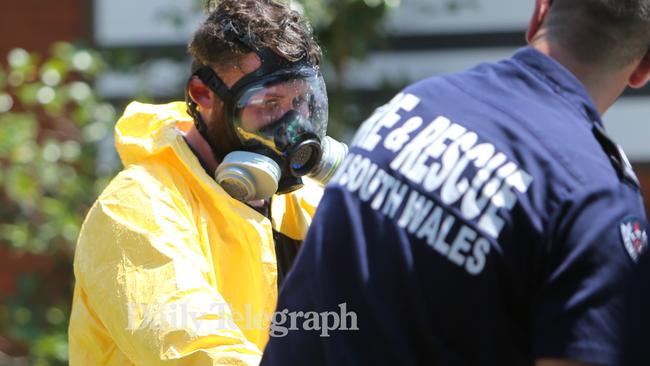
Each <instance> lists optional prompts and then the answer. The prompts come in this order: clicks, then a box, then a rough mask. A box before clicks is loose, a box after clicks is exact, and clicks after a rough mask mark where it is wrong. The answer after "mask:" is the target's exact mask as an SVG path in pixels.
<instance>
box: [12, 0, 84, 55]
mask: <svg viewBox="0 0 650 366" xmlns="http://www.w3.org/2000/svg"><path fill="white" fill-rule="evenodd" d="M90 4H92V1H84V0H58V1H52V0H46V1H43V0H18V1H11V5H8V6H3V7H2V11H0V35H1V36H0V55H2V56H3V59H2V60H0V62H2V63H4V62H5V60H4V55H6V54H7V52H8V51H9V50H11V49H13V48H16V47H21V48H25V49H27V50H29V51H39V52H41V53H44V52H46V51H47V50H48V47H49V45H50V44H52V43H53V42H56V41H71V42H74V41H79V40H86V41H88V40H89V39H90V29H91V28H90V22H89V16H88V15H89V14H90Z"/></svg>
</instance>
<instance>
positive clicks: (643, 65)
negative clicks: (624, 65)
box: [627, 50, 650, 89]
mask: <svg viewBox="0 0 650 366" xmlns="http://www.w3.org/2000/svg"><path fill="white" fill-rule="evenodd" d="M648 80H650V50H648V52H646V54H645V56H643V58H642V59H641V62H640V63H639V65H638V66H637V67H636V69H634V72H633V73H632V75H630V79H629V80H628V82H627V84H628V85H629V86H630V87H631V88H635V89H638V88H642V87H643V86H645V84H647V83H648Z"/></svg>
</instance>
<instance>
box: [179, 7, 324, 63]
mask: <svg viewBox="0 0 650 366" xmlns="http://www.w3.org/2000/svg"><path fill="white" fill-rule="evenodd" d="M208 11H209V16H208V18H207V19H206V20H205V21H204V22H203V24H202V25H201V26H200V27H199V29H198V30H197V31H196V32H195V33H194V36H193V37H192V40H191V41H190V43H189V45H188V51H189V53H190V55H192V57H194V60H195V62H196V63H199V64H201V65H210V66H213V67H216V68H217V69H219V68H220V67H224V66H229V65H230V64H233V63H236V62H237V61H238V60H239V58H240V57H241V56H242V55H243V54H245V53H248V52H250V51H251V50H249V49H246V48H245V47H244V46H243V45H242V44H241V43H238V42H236V41H234V40H229V39H228V36H227V35H226V34H224V27H225V26H227V25H228V24H229V23H231V24H232V25H233V26H234V28H235V29H236V31H237V32H238V33H239V34H245V35H247V37H248V38H249V39H250V41H251V43H253V45H254V46H255V47H256V48H258V49H263V48H269V49H271V50H272V51H273V52H274V53H276V54H277V55H279V56H280V57H282V58H284V59H286V60H288V61H298V60H301V59H306V60H307V61H308V62H309V63H310V64H312V65H314V66H317V65H319V63H320V58H321V49H320V47H319V46H318V44H317V43H316V41H315V40H314V38H313V31H312V28H311V26H310V25H309V23H308V22H307V21H306V20H305V19H304V18H303V17H301V15H300V14H299V13H298V12H296V11H294V10H292V9H291V8H290V7H289V6H288V5H287V4H285V3H282V2H279V1H274V0H217V1H208Z"/></svg>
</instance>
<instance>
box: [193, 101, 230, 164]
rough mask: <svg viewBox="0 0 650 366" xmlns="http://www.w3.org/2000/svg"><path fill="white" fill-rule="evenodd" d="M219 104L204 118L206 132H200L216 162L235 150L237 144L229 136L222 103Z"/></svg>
mask: <svg viewBox="0 0 650 366" xmlns="http://www.w3.org/2000/svg"><path fill="white" fill-rule="evenodd" d="M220 104H221V105H220V106H215V109H214V111H215V113H212V114H211V116H210V117H209V118H204V121H203V122H204V123H205V125H206V132H205V133H201V136H203V138H204V139H205V140H206V141H207V142H208V145H210V148H211V149H212V154H213V155H214V157H215V159H216V160H217V161H218V162H221V161H222V160H223V158H224V157H225V156H226V155H228V154H229V153H231V152H233V151H235V150H237V147H238V144H237V143H236V142H235V141H232V138H231V137H230V133H229V129H228V126H227V123H228V122H227V121H226V118H225V113H224V108H223V104H222V103H220Z"/></svg>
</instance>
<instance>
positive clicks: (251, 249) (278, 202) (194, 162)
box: [69, 103, 322, 366]
mask: <svg viewBox="0 0 650 366" xmlns="http://www.w3.org/2000/svg"><path fill="white" fill-rule="evenodd" d="M192 123H193V122H192V120H191V118H190V117H189V116H188V115H187V114H186V113H185V105H184V104H183V103H172V104H168V105H162V106H154V105H146V104H140V103H132V104H130V105H129V106H128V107H127V109H126V112H125V114H124V116H123V117H122V118H121V119H120V120H119V121H118V123H117V126H116V146H117V149H118V152H119V154H120V157H121V159H122V162H123V163H124V166H125V169H124V170H123V171H122V172H121V173H120V174H119V175H117V176H116V177H115V178H114V179H113V181H112V182H111V183H110V184H109V185H108V187H107V188H106V189H105V191H104V192H103V193H102V194H101V196H100V197H99V198H98V200H97V202H96V203H95V204H94V206H93V207H92V208H91V210H90V212H89V214H88V216H87V218H86V221H85V222H84V225H83V228H82V230H81V234H80V236H79V241H78V244H77V249H76V253H75V260H74V273H75V277H76V286H75V292H74V300H73V306H72V314H71V319H70V325H69V341H70V365H72V366H75V365H84V366H86V365H93V366H94V365H143V366H155V365H186V366H190V365H257V364H258V363H259V361H260V358H261V351H262V350H263V349H264V346H265V345H266V342H267V341H268V334H269V323H270V320H271V315H272V313H273V311H274V309H275V305H276V299H277V279H276V278H277V264H276V256H275V248H274V244H273V243H274V242H273V232H272V227H273V228H275V229H276V230H277V231H278V232H281V233H283V234H284V235H285V236H288V237H289V238H291V239H295V240H302V239H303V238H304V236H305V234H306V231H307V228H308V227H309V224H310V223H311V217H312V215H313V213H314V210H315V206H316V205H317V203H318V201H319V200H320V197H321V195H322V190H321V189H320V187H317V186H315V185H306V186H305V187H304V188H302V189H301V190H299V191H297V192H294V193H292V194H288V195H279V196H275V197H274V199H273V203H272V208H271V212H272V218H273V220H272V221H273V222H271V220H269V219H267V218H266V217H265V216H263V215H261V214H260V213H258V212H257V211H255V210H254V209H252V208H250V207H249V206H247V205H245V204H243V203H241V202H239V201H237V200H235V199H233V198H231V197H230V196H229V195H228V194H227V193H226V192H225V191H224V190H222V189H221V188H220V187H219V185H217V184H216V182H215V181H214V180H213V179H212V178H211V177H210V176H208V175H207V174H206V173H205V171H204V170H203V168H202V167H201V165H200V163H199V161H198V159H197V158H196V157H195V155H194V154H193V153H192V151H191V150H190V149H189V147H188V145H187V144H186V143H185V141H184V139H183V138H182V135H181V132H180V131H183V130H187V129H189V128H190V127H191V125H192Z"/></svg>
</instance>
